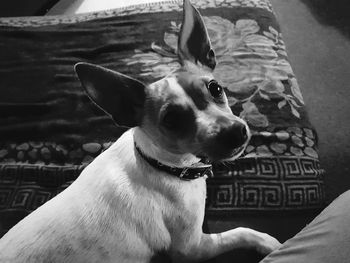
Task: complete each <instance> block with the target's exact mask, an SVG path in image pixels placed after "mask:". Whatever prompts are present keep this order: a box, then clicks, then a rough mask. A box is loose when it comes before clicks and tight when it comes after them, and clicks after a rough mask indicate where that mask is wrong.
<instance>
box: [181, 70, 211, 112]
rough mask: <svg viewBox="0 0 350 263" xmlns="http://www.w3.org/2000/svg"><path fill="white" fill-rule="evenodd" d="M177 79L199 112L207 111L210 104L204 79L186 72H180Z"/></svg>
mask: <svg viewBox="0 0 350 263" xmlns="http://www.w3.org/2000/svg"><path fill="white" fill-rule="evenodd" d="M176 79H177V82H178V83H179V85H180V86H181V87H182V88H183V89H184V91H185V92H186V94H187V95H188V96H189V97H190V98H191V99H192V101H193V102H194V104H195V105H196V107H197V108H198V109H199V110H205V109H206V108H207V107H208V105H209V102H208V95H207V90H206V88H205V87H206V83H205V80H204V79H201V78H198V77H194V76H193V75H191V74H190V73H188V72H185V71H179V72H178V74H177V75H176Z"/></svg>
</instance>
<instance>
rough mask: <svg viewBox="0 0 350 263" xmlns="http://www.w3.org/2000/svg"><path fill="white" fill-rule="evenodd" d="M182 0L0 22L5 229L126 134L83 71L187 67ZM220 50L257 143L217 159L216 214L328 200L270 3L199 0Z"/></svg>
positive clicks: (239, 111)
mask: <svg viewBox="0 0 350 263" xmlns="http://www.w3.org/2000/svg"><path fill="white" fill-rule="evenodd" d="M181 5H182V2H181V1H168V2H165V3H164V2H163V3H154V4H152V5H147V4H143V5H136V6H131V7H125V8H119V9H114V10H109V11H102V12H96V13H89V14H82V15H75V16H48V17H28V18H0V38H1V42H0V50H1V51H2V52H1V53H0V88H1V96H0V218H1V220H0V226H1V225H2V227H3V229H5V230H6V229H8V228H9V227H11V226H12V225H13V224H15V223H16V222H17V221H18V220H19V219H21V218H22V217H23V216H25V215H27V214H28V213H30V212H31V211H33V210H34V209H36V208H37V207H38V206H40V205H41V204H43V203H44V202H46V201H47V200H49V199H50V198H52V197H53V196H55V195H56V194H57V193H59V192H60V191H62V190H63V189H65V188H66V187H67V186H68V185H69V184H70V183H71V182H72V181H73V180H74V179H75V178H77V177H78V176H79V174H80V172H81V171H82V169H83V168H84V167H85V166H86V165H88V164H89V163H90V162H91V161H92V160H93V159H94V158H95V157H96V156H97V155H98V154H100V153H101V152H102V151H104V150H105V149H107V148H108V147H109V146H110V145H111V143H113V142H114V141H115V140H117V139H118V137H119V136H120V135H121V134H122V133H123V132H124V131H125V129H122V128H120V127H117V126H116V125H115V124H114V123H113V122H112V120H111V119H110V118H109V117H108V116H106V115H105V113H104V112H102V111H101V110H100V109H99V108H97V107H96V106H95V105H94V104H93V103H92V102H91V101H90V100H89V99H88V97H87V96H86V95H85V94H84V93H83V90H82V88H81V85H80V82H79V80H78V78H77V77H76V75H75V73H74V70H73V66H74V64H75V63H77V62H79V61H86V62H90V63H95V64H99V65H102V66H105V67H108V68H110V69H113V70H117V71H119V72H122V73H124V74H127V75H130V76H132V77H134V78H137V79H139V80H141V81H144V82H145V83H151V82H154V81H156V80H158V79H160V78H162V77H164V76H166V75H167V74H168V73H169V72H170V71H172V70H174V69H176V68H178V67H179V66H180V65H179V62H178V60H177V57H176V55H175V54H176V53H175V52H176V43H177V33H178V32H179V28H180V25H181V19H182V7H181ZM195 6H196V7H197V8H199V10H200V12H201V14H202V15H203V17H204V21H205V24H206V26H207V28H208V32H209V35H210V38H211V41H212V44H213V47H214V50H215V52H216V56H217V60H218V65H217V67H216V69H215V71H214V75H215V77H216V79H217V80H219V81H220V82H221V83H222V84H223V85H224V86H225V87H227V88H226V93H227V95H228V98H229V102H230V106H231V108H232V111H233V112H234V113H235V114H236V115H238V116H241V117H242V118H244V119H245V120H246V121H247V122H248V124H249V126H250V128H251V130H252V140H251V142H250V144H249V146H248V147H247V149H246V151H245V153H244V155H243V156H242V157H241V158H239V159H237V160H236V161H234V162H231V163H224V164H222V163H216V164H214V177H213V178H210V179H209V180H208V198H207V213H208V214H221V213H234V212H236V211H243V210H244V211H245V210H252V211H261V210H264V211H275V210H278V211H280V210H303V209H311V208H319V207H322V206H323V205H324V190H323V174H324V172H323V170H322V169H321V168H320V165H319V161H318V154H317V135H316V132H315V130H314V129H313V127H312V125H311V124H310V122H309V120H308V117H307V112H306V109H305V105H304V101H303V98H302V95H301V92H300V89H299V86H298V82H297V80H296V77H295V75H294V73H293V71H292V68H291V66H290V64H289V62H288V58H287V54H286V50H285V45H284V42H283V40H282V36H281V32H280V29H279V26H278V23H277V22H276V19H275V16H274V14H273V11H272V8H271V5H270V3H269V2H268V1H267V0H225V1H224V0H221V1H220V0H219V1H212V0H201V1H195Z"/></svg>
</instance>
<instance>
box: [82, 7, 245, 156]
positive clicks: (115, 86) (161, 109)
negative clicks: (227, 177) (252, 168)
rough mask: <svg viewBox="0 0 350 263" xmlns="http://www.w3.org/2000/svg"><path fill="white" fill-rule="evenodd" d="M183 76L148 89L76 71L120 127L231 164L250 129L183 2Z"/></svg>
mask: <svg viewBox="0 0 350 263" xmlns="http://www.w3.org/2000/svg"><path fill="white" fill-rule="evenodd" d="M178 57H179V60H180V62H181V64H182V67H181V69H180V70H178V71H176V72H173V73H172V74H170V75H169V76H167V77H165V78H163V79H161V80H159V81H157V82H155V83H152V84H150V85H148V86H146V85H145V84H143V83H141V82H139V81H137V80H135V79H133V78H130V77H128V76H126V75H123V74H121V73H118V72H115V71H112V70H109V69H106V68H103V67H100V66H96V65H92V64H87V63H78V64H77V65H76V66H75V70H76V72H77V74H78V77H79V79H80V80H81V82H82V85H83V87H84V88H85V90H86V92H87V94H88V96H89V97H90V98H91V100H92V101H93V102H95V103H96V104H97V105H98V106H99V107H101V108H102V109H103V110H104V111H105V112H106V113H108V114H109V115H110V116H111V117H112V118H113V119H114V120H115V122H116V123H117V124H118V125H121V126H127V127H135V126H140V127H141V129H142V130H143V132H144V133H145V134H146V135H147V136H148V137H149V138H150V139H151V140H152V141H153V142H154V144H156V145H158V146H159V147H161V148H163V149H166V150H168V151H169V152H172V153H177V154H185V153H190V154H194V155H196V156H205V157H209V159H211V160H222V159H231V158H232V159H233V158H236V157H237V156H239V155H240V154H241V153H242V152H243V150H244V148H245V146H246V145H247V143H248V140H249V137H250V133H249V129H248V126H247V124H246V123H245V121H243V120H242V119H240V118H238V117H237V116H235V115H233V113H232V111H231V109H230V107H229V105H228V101H227V98H226V95H225V92H224V89H223V87H221V86H220V81H219V80H215V79H214V77H213V75H212V71H213V70H214V68H215V65H216V60H215V53H214V51H213V49H212V46H211V43H210V39H209V36H208V32H207V30H206V27H205V25H204V22H203V19H202V17H201V15H200V14H199V12H198V10H197V9H196V8H194V7H193V6H192V5H191V3H190V2H189V0H184V18H183V23H182V27H181V31H180V35H179V40H178Z"/></svg>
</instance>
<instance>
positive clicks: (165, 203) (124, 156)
mask: <svg viewBox="0 0 350 263" xmlns="http://www.w3.org/2000/svg"><path fill="white" fill-rule="evenodd" d="M141 134H142V133H141V132H140V130H139V128H134V129H130V130H129V131H127V132H126V133H125V134H123V135H122V136H121V138H120V139H119V140H118V141H117V142H116V143H114V144H113V145H112V146H111V147H110V148H109V149H108V150H106V151H105V152H104V153H102V154H101V155H99V156H98V157H97V158H96V159H95V160H94V161H93V162H92V163H91V164H90V165H89V166H88V167H87V168H86V169H85V170H84V171H83V172H82V174H81V175H80V176H79V178H78V179H77V180H76V181H74V183H73V184H72V185H71V186H70V187H68V188H67V189H66V190H65V191H63V192H62V193H60V194H59V195H57V196H56V197H55V198H53V199H52V200H50V201H48V202H47V203H45V204H44V205H43V206H41V207H40V208H38V209H37V210H35V211H34V212H33V213H31V214H30V215H29V216H27V217H26V218H25V219H23V220H22V221H21V222H20V223H18V224H17V225H16V226H15V227H13V228H12V229H11V230H10V231H9V232H8V233H7V234H6V235H5V236H4V237H3V238H2V239H1V240H0V261H1V262H33V263H34V262H35V263H37V262H67V263H68V262H122V263H124V262H130V263H131V262H133V263H137V262H149V260H150V259H151V257H152V255H153V254H154V253H155V252H157V251H162V250H166V251H168V252H169V253H170V255H171V256H172V257H173V259H174V261H175V262H186V261H187V260H194V261H196V260H199V259H204V258H209V257H212V256H215V255H217V254H220V253H222V252H224V251H227V250H230V249H233V248H235V247H241V246H248V247H249V246H251V247H257V248H259V249H261V250H262V251H263V252H265V253H266V252H267V251H268V252H269V251H271V250H272V249H274V248H276V247H277V246H278V244H279V243H278V242H277V241H276V240H275V239H273V238H272V237H270V236H268V235H266V234H262V233H258V232H256V231H254V230H250V229H244V228H238V229H235V230H231V231H228V232H225V233H222V234H220V236H219V235H216V234H212V235H206V234H203V233H202V230H201V228H202V223H203V217H204V204H205V196H206V185H205V179H204V178H199V179H196V180H192V181H182V180H179V179H178V178H175V177H173V176H171V175H168V174H164V173H162V172H160V171H158V170H156V169H154V168H153V167H151V166H149V165H148V164H147V163H146V162H145V160H143V159H142V158H140V156H138V153H137V152H136V151H135V149H134V147H133V145H134V137H136V138H137V139H136V140H138V144H139V145H148V143H147V142H146V141H143V140H146V137H143V135H141ZM143 150H144V151H145V148H143ZM147 152H148V153H151V152H152V151H149V150H148V151H147ZM154 154H156V155H157V156H158V157H159V154H160V153H158V152H157V150H156V151H155V152H154ZM180 159H181V158H180ZM185 159H186V158H185Z"/></svg>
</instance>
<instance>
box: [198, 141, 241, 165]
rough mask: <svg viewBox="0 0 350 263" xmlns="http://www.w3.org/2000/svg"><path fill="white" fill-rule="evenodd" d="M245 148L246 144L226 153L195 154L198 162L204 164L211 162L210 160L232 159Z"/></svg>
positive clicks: (238, 155) (239, 154)
mask: <svg viewBox="0 0 350 263" xmlns="http://www.w3.org/2000/svg"><path fill="white" fill-rule="evenodd" d="M245 148H246V145H242V146H240V147H238V148H235V149H234V150H233V151H231V152H229V153H226V154H224V153H221V154H219V155H213V154H209V153H208V154H205V153H201V154H198V155H196V156H197V157H198V158H199V159H200V162H201V163H204V164H211V163H212V162H216V161H233V160H235V159H237V158H238V157H240V156H241V155H242V154H243V152H244V150H245Z"/></svg>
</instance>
